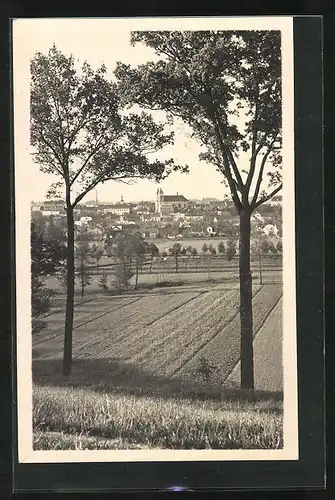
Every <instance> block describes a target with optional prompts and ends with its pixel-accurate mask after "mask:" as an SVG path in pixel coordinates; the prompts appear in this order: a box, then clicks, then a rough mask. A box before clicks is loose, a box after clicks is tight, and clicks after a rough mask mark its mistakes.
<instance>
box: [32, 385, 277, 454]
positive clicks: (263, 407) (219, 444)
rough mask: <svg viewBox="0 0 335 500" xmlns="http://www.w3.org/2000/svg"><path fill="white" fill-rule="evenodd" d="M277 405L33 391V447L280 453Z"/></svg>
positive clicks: (60, 389)
mask: <svg viewBox="0 0 335 500" xmlns="http://www.w3.org/2000/svg"><path fill="white" fill-rule="evenodd" d="M281 405H282V404H281V402H272V405H269V403H268V402H265V403H264V401H263V402H262V401H260V402H256V403H248V402H245V403H241V402H238V401H234V402H226V403H225V405H224V406H223V404H222V402H212V403H209V402H208V401H206V403H204V402H195V401H188V400H185V399H170V400H166V399H159V398H149V397H143V396H142V397H136V396H132V395H120V394H111V393H103V392H94V391H89V390H87V389H86V390H83V389H71V388H68V387H62V388H46V387H36V388H35V390H34V406H33V408H34V412H33V420H34V429H35V435H34V447H35V449H41V448H44V449H45V448H46V447H47V448H50V447H52V446H53V447H55V437H56V436H55V434H54V433H57V434H56V435H57V445H56V446H57V447H58V449H71V448H72V449H89V448H92V446H96V445H97V444H98V449H115V448H116V447H117V448H118V449H120V448H121V449H122V448H132V449H134V448H138V447H139V448H159V449H164V448H170V449H239V448H243V449H267V448H271V449H276V448H282V446H283V442H282V431H281V429H282V411H281V409H282V408H281Z"/></svg>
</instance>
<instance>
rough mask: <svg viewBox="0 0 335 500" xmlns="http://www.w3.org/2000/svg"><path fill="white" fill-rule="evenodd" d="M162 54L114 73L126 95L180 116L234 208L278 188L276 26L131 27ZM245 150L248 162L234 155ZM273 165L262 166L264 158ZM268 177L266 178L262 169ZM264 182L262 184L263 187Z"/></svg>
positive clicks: (255, 202)
mask: <svg viewBox="0 0 335 500" xmlns="http://www.w3.org/2000/svg"><path fill="white" fill-rule="evenodd" d="M131 42H132V44H135V43H138V42H141V43H144V44H146V45H147V46H149V47H152V48H153V49H154V51H155V53H156V55H158V56H159V57H160V59H159V61H158V62H148V63H146V64H143V65H140V66H138V68H131V67H130V66H129V65H126V64H123V63H119V64H118V67H117V70H116V75H117V77H118V78H119V81H120V88H121V90H122V92H123V96H124V99H125V101H126V102H129V103H134V102H135V103H137V104H139V105H141V106H142V107H144V108H149V109H160V110H164V111H166V112H167V114H168V115H169V116H171V117H175V118H180V119H182V120H183V121H184V122H185V123H186V124H187V125H189V126H190V127H191V130H192V132H193V136H195V137H196V138H197V139H198V140H199V141H200V142H201V144H202V145H203V146H204V149H205V151H204V152H203V153H202V154H201V159H202V160H204V161H206V162H209V163H211V164H214V165H216V167H217V168H218V170H219V171H220V172H222V174H223V175H224V178H225V180H226V182H227V184H228V185H229V188H230V191H231V194H232V197H233V201H234V204H235V206H236V208H237V209H238V211H240V210H241V209H242V208H243V207H245V206H248V207H249V208H250V209H251V210H254V209H255V208H256V207H257V206H259V205H260V204H261V203H263V202H264V201H265V200H267V199H269V198H270V197H272V196H273V195H274V194H275V193H277V192H278V191H279V190H280V189H281V154H280V150H278V149H277V147H276V146H277V145H278V144H279V145H280V144H281V48H280V45H281V41H280V32H277V31H191V32H190V31H184V32H178V31H176V32H157V31H149V32H144V31H141V32H134V33H132V37H131ZM243 156H244V163H245V157H247V158H248V162H247V163H246V165H248V167H247V166H246V168H245V169H244V168H239V166H238V164H237V163H238V161H239V159H242V157H243ZM269 165H270V166H271V168H267V167H268V166H269ZM266 173H267V174H268V175H267V177H268V182H267V183H265V182H264V177H265V174H266ZM261 188H262V189H261Z"/></svg>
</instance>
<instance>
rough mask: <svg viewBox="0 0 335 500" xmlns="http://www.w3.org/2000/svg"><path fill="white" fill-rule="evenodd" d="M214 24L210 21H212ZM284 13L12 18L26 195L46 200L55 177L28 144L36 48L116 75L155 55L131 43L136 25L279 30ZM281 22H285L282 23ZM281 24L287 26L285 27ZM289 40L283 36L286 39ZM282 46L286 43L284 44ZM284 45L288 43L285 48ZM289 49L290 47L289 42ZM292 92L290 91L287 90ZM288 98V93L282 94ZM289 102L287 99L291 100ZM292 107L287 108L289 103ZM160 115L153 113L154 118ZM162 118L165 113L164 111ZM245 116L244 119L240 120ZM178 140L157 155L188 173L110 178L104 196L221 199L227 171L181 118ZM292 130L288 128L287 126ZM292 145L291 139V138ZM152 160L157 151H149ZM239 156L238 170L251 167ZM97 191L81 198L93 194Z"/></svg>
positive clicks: (19, 161)
mask: <svg viewBox="0 0 335 500" xmlns="http://www.w3.org/2000/svg"><path fill="white" fill-rule="evenodd" d="M209 23H210V24H209ZM280 23H282V24H283V23H284V24H285V23H286V24H287V21H285V18H279V20H278V18H275V17H272V18H271V17H270V18H266V17H265V18H210V19H204V18H174V19H173V18H172V19H171V18H160V19H159V21H158V20H157V18H156V19H155V18H151V19H148V18H147V19H145V18H144V19H143V18H139V19H85V18H83V19H69V18H67V19H64V18H62V19H57V18H53V19H18V20H15V21H14V29H13V40H14V42H13V52H14V143H15V147H14V148H15V171H16V177H17V178H20V182H21V183H22V184H23V185H24V188H25V196H26V197H27V199H30V200H31V201H32V200H35V201H42V200H43V199H44V198H45V195H46V193H47V191H48V188H49V187H50V185H51V183H52V182H54V181H56V180H58V178H57V177H54V176H51V175H47V174H45V173H42V172H40V170H39V167H38V165H36V164H35V163H34V162H33V160H32V155H31V152H32V149H31V147H30V144H29V80H30V70H29V63H30V60H31V58H32V57H33V56H34V55H35V54H36V52H37V51H39V52H42V53H45V54H46V53H47V52H48V50H49V49H50V48H51V47H52V45H53V44H56V46H57V48H58V49H59V50H61V51H62V52H63V53H64V54H65V55H70V54H72V55H73V56H74V57H75V59H77V60H78V62H79V63H83V62H84V61H87V62H88V63H89V64H90V65H91V66H92V67H93V68H94V69H95V68H97V67H99V66H100V65H101V64H102V63H104V64H105V66H106V67H107V76H108V77H109V78H111V79H112V78H113V70H114V69H115V66H116V63H117V61H122V62H124V63H127V64H130V65H131V66H136V65H138V64H142V63H145V62H147V61H149V60H155V59H157V56H156V55H155V53H154V52H153V50H152V49H151V48H149V47H146V46H144V45H142V44H136V45H135V46H134V47H132V46H131V45H130V33H131V31H132V30H137V29H149V30H150V29H168V30H171V29H195V26H196V29H209V28H210V29H237V28H238V29H255V28H256V29H271V27H272V26H271V25H273V28H275V29H278V27H280ZM284 24H283V25H284ZM281 28H282V29H283V27H282V26H281ZM283 43H284V44H285V39H284V42H283ZM283 47H284V45H283ZM284 48H285V47H284ZM289 49H290V50H291V47H289ZM287 95H289V94H287ZM284 97H285V96H284ZM287 102H289V101H287ZM287 109H289V108H287ZM156 116H157V115H155V117H156ZM157 117H158V119H161V118H164V117H163V116H162V113H161V115H160V116H157ZM240 120H241V119H240ZM174 131H175V141H174V145H173V146H168V147H166V148H164V149H163V150H161V151H160V152H158V153H157V154H156V156H157V158H158V159H162V158H173V159H174V160H175V163H176V164H179V165H188V166H189V169H190V172H189V174H181V173H175V172H174V173H172V174H171V175H170V176H169V177H168V178H167V179H165V180H164V181H162V182H161V183H160V184H159V185H157V184H156V183H154V182H152V181H149V180H140V181H137V182H136V183H133V184H131V185H125V184H119V183H116V182H114V181H108V182H106V183H105V184H103V185H99V186H98V189H97V191H98V197H99V200H101V201H111V202H115V201H119V200H120V199H121V196H123V199H124V200H125V201H126V202H127V201H140V200H153V199H155V193H156V190H157V187H160V188H162V189H163V191H164V193H165V194H176V193H179V194H183V195H184V196H185V197H186V198H188V199H194V198H197V199H202V198H207V197H213V198H219V199H223V198H224V197H225V196H226V195H227V194H229V191H228V189H227V188H226V187H225V186H224V184H223V176H222V174H221V173H219V172H217V170H216V167H215V166H212V165H209V164H207V163H205V162H201V161H200V160H199V158H198V155H199V153H200V151H201V146H200V144H198V143H197V142H196V141H195V140H194V139H191V138H190V135H189V131H188V130H187V128H186V126H185V125H184V124H183V123H182V122H178V123H177V124H176V125H175V127H174ZM289 132H290V131H289ZM287 144H288V141H287ZM151 159H152V160H154V159H155V158H154V156H153V155H152V156H151ZM245 160H246V158H245V159H243V158H240V159H239V167H240V170H242V169H245V168H246V167H247V165H246V163H245ZM95 197H96V191H93V192H91V193H89V194H88V195H87V196H86V197H85V198H84V200H83V201H88V200H92V199H95Z"/></svg>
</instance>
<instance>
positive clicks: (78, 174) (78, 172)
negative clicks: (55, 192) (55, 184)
mask: <svg viewBox="0 0 335 500" xmlns="http://www.w3.org/2000/svg"><path fill="white" fill-rule="evenodd" d="M102 138H103V134H101V135H100V137H98V139H97V141H96V143H95V146H94V147H93V150H92V151H91V152H90V154H89V155H88V156H87V158H86V160H85V161H84V163H83V164H82V166H81V167H80V168H79V169H78V171H77V172H76V173H75V175H74V176H73V178H72V179H71V181H70V186H73V184H74V183H75V182H76V180H77V179H78V177H79V176H80V174H81V173H82V172H83V170H84V169H85V167H86V166H87V164H88V162H89V161H90V159H91V158H93V156H94V155H95V154H96V153H97V152H98V151H99V149H101V148H103V147H104V146H106V145H107V144H99V141H100V140H101V139H102Z"/></svg>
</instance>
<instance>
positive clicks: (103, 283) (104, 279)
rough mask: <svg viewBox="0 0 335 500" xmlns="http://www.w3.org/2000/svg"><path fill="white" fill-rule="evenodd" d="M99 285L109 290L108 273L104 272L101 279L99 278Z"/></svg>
mask: <svg viewBox="0 0 335 500" xmlns="http://www.w3.org/2000/svg"><path fill="white" fill-rule="evenodd" d="M99 287H100V288H102V290H108V284H107V274H106V273H103V274H102V276H101V278H100V280H99Z"/></svg>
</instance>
